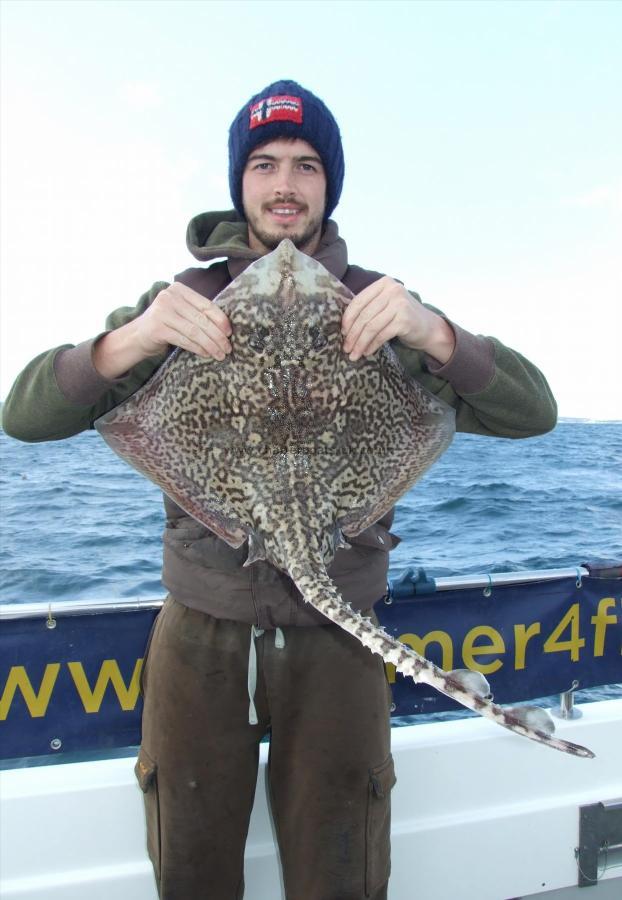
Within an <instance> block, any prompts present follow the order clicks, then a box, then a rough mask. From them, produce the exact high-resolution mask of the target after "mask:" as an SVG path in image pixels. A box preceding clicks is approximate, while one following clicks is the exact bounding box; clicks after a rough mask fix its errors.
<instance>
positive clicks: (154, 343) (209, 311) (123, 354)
mask: <svg viewBox="0 0 622 900" xmlns="http://www.w3.org/2000/svg"><path fill="white" fill-rule="evenodd" d="M230 337H231V323H230V322H229V319H228V318H227V316H226V315H225V313H224V312H223V311H222V310H221V309H220V307H218V306H215V305H214V303H213V302H212V301H211V300H208V299H207V298H206V297H204V296H203V295H202V294H199V293H197V291H193V290H192V288H189V287H187V286H186V285H185V284H180V283H179V282H177V281H176V282H174V283H173V284H171V285H170V286H169V287H167V288H165V289H164V290H163V291H160V293H159V294H158V295H157V297H156V298H155V300H154V301H153V303H152V304H151V305H150V306H149V307H148V308H147V309H146V310H145V312H144V313H142V315H140V316H138V318H136V319H133V320H132V321H131V322H128V323H127V325H122V326H121V328H117V329H115V330H114V331H111V332H109V333H108V334H106V335H104V337H102V338H101V339H100V340H99V341H97V343H96V344H95V347H94V348H93V364H94V366H95V368H96V369H97V371H98V372H99V373H100V375H103V376H104V378H118V377H119V376H120V375H123V374H124V373H125V372H128V371H129V370H130V369H131V368H132V367H133V366H135V365H137V363H139V362H142V360H143V359H147V358H148V357H150V356H158V355H159V354H161V353H165V352H166V351H167V350H168V348H169V346H171V345H172V346H174V347H183V349H184V350H190V351H191V352H192V353H196V354H198V355H199V356H203V357H207V358H210V357H211V358H213V359H218V360H223V359H224V358H225V356H226V354H227V353H230V352H231V343H230V341H229V338H230Z"/></svg>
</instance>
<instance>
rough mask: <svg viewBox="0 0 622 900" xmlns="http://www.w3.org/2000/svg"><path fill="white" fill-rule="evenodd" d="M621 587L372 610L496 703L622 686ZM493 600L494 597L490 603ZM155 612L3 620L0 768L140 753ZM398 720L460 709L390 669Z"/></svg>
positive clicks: (441, 598)
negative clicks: (469, 673)
mask: <svg viewBox="0 0 622 900" xmlns="http://www.w3.org/2000/svg"><path fill="white" fill-rule="evenodd" d="M621 589H622V580H620V579H616V578H592V577H584V578H583V579H582V580H581V582H580V586H578V585H577V581H576V579H575V578H560V579H557V580H554V581H542V582H531V583H527V584H522V585H511V586H510V585H495V586H494V587H493V588H492V591H491V592H489V591H487V590H482V589H481V588H478V589H468V590H450V591H443V592H439V593H435V594H428V595H425V596H421V597H414V598H408V599H399V598H397V599H394V600H393V602H391V603H390V604H385V603H380V604H378V606H377V607H376V611H377V613H378V617H379V618H380V621H381V622H382V624H383V625H384V626H385V628H386V629H387V630H388V631H389V632H390V633H391V634H393V635H394V636H395V637H397V638H399V639H400V640H401V641H404V642H405V643H406V644H409V645H410V646H412V647H413V648H414V649H415V650H417V651H418V652H419V653H421V654H422V655H424V656H426V657H427V658H428V659H431V660H432V661H433V662H435V663H437V665H440V666H441V667H442V668H444V669H454V668H471V669H478V670H479V671H482V672H483V673H484V674H485V675H486V677H487V678H488V680H489V682H490V684H491V689H492V692H493V694H494V698H495V701H496V702H499V703H509V702H514V701H519V700H528V699H532V698H534V697H541V696H545V695H548V694H553V693H557V692H561V691H565V690H568V689H569V688H570V686H571V685H572V683H573V681H575V680H576V681H578V682H579V683H580V686H581V687H582V688H585V687H593V686H597V685H602V684H611V683H616V682H619V681H622V657H621V655H620V653H621V645H622V608H621V593H620V592H621ZM488 594H490V595H489V596H487V595H488ZM155 615H156V610H153V609H145V610H138V611H135V610H128V611H122V612H119V611H104V612H98V613H90V614H80V615H65V616H63V615H58V616H57V617H56V620H55V622H56V624H55V627H54V628H49V627H48V623H47V622H46V619H45V618H33V619H10V620H5V621H3V622H2V632H1V636H0V651H1V652H0V748H1V751H0V758H1V759H4V760H8V759H17V758H22V757H38V756H46V755H49V754H56V755H59V756H62V755H63V754H66V753H80V752H93V751H106V750H114V749H115V748H120V747H130V746H135V745H137V744H139V743H140V715H141V709H142V701H141V697H140V673H141V669H142V662H143V655H144V652H145V647H146V645H147V639H148V635H149V632H150V629H151V626H152V624H153V621H154V619H155ZM387 674H388V677H389V681H390V683H391V685H392V689H393V695H394V701H395V711H394V715H396V716H404V715H412V714H420V713H430V712H439V711H442V710H450V709H454V708H459V707H458V706H457V705H456V704H454V703H453V702H452V701H451V700H449V699H448V698H445V697H444V696H443V695H441V694H438V693H437V692H436V691H434V690H433V689H431V688H428V687H427V686H425V685H415V684H413V682H412V681H411V680H410V679H403V678H402V677H401V676H400V675H399V674H398V675H397V676H396V675H395V672H394V670H393V667H391V666H387Z"/></svg>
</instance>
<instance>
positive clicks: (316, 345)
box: [309, 326, 327, 350]
mask: <svg viewBox="0 0 622 900" xmlns="http://www.w3.org/2000/svg"><path fill="white" fill-rule="evenodd" d="M309 337H310V338H311V347H312V349H313V350H321V349H322V347H325V346H326V344H327V337H326V335H325V334H324V333H323V332H322V331H320V329H319V328H317V327H315V326H313V327H312V328H310V329H309Z"/></svg>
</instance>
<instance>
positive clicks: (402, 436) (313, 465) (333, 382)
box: [96, 240, 593, 756]
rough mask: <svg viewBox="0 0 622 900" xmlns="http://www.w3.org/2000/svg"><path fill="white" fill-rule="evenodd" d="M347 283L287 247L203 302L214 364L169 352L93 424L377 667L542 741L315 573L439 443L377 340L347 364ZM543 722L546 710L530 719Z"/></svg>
mask: <svg viewBox="0 0 622 900" xmlns="http://www.w3.org/2000/svg"><path fill="white" fill-rule="evenodd" d="M351 298H352V294H351V293H350V291H349V290H348V289H347V288H346V287H345V286H344V285H343V284H341V282H339V281H338V280H337V279H336V278H334V277H333V276H332V275H331V274H330V273H329V272H327V271H326V269H324V268H323V267H322V266H321V265H320V263H318V262H317V261H316V260H314V259H312V258H311V257H309V256H307V255H305V254H303V253H301V252H299V251H298V250H297V249H296V248H295V247H294V245H293V244H292V243H291V242H290V241H287V240H286V241H283V242H282V243H281V244H280V245H279V246H278V247H277V249H276V250H274V251H273V252H272V253H270V254H267V255H266V256H264V257H262V258H261V259H259V260H257V261H256V262H254V263H253V264H252V265H250V266H249V267H248V268H247V269H246V270H245V271H244V272H243V273H242V274H241V275H239V276H238V277H237V278H236V279H235V280H234V281H232V282H231V284H230V285H228V286H227V287H226V288H225V289H224V290H223V291H222V292H221V293H220V294H219V296H218V297H217V298H216V299H215V301H214V302H215V303H217V304H218V305H219V306H220V307H221V308H222V309H223V311H224V312H225V313H226V314H227V316H228V317H229V320H230V322H231V326H232V330H233V334H232V338H231V342H232V347H233V349H232V352H231V353H230V354H229V355H228V356H227V357H226V358H225V359H224V360H223V361H217V360H214V359H205V358H202V357H199V356H196V355H194V354H192V353H189V352H187V351H184V350H181V349H177V350H175V351H174V352H173V353H172V354H171V355H170V356H169V357H168V359H167V361H166V362H165V363H164V365H162V366H161V367H160V368H159V369H158V371H157V372H156V373H155V375H154V376H153V377H152V379H151V380H150V381H149V382H147V383H146V384H145V385H144V386H143V387H142V388H141V389H140V390H139V391H137V392H136V394H134V395H133V396H132V397H130V398H129V399H128V400H126V401H125V402H123V403H122V404H121V405H120V406H118V407H116V408H115V409H113V410H111V411H110V412H108V413H106V414H105V415H104V416H102V417H101V418H100V419H99V420H98V421H97V422H96V427H97V429H98V431H99V432H100V434H101V435H102V437H103V438H104V439H105V440H106V441H107V442H108V444H109V445H110V446H111V447H112V449H113V450H115V452H116V453H118V454H119V455H120V456H121V457H122V458H123V459H125V460H126V461H127V462H128V463H130V464H131V465H132V466H134V467H135V468H136V469H138V470H139V471H140V472H142V473H143V474H144V475H146V476H147V477H148V478H150V479H151V480H152V481H154V482H155V483H156V484H158V485H159V486H160V487H161V488H162V490H163V491H165V492H166V493H167V494H168V495H169V496H170V497H171V498H172V499H173V500H174V501H175V502H176V503H177V504H178V505H179V506H180V507H182V509H184V510H185V511H186V512H187V513H188V514H189V515H191V516H192V517H193V518H195V519H196V520H197V521H199V522H201V523H202V524H204V525H205V526H206V527H207V528H209V529H211V530H212V531H213V532H214V533H215V534H217V535H218V536H219V537H220V538H222V539H223V540H225V541H227V542H228V543H229V544H230V545H231V546H233V547H239V546H241V545H242V544H243V543H244V542H245V541H247V542H248V547H249V555H248V560H247V564H249V565H251V564H252V563H253V562H254V561H255V560H258V559H266V560H267V561H268V562H270V563H272V564H273V565H274V566H276V567H277V568H278V569H281V570H282V571H284V572H286V573H287V574H288V575H289V576H290V577H291V578H292V580H293V581H294V583H295V584H296V586H297V588H298V589H299V591H300V593H301V594H302V596H303V598H304V600H305V601H306V602H307V603H310V604H312V605H313V606H314V607H315V608H316V609H317V610H319V611H320V612H321V613H323V614H324V615H325V616H327V617H328V618H329V619H330V620H331V621H332V622H334V623H335V624H337V625H339V626H340V627H342V628H344V629H345V630H346V631H348V632H349V633H350V634H352V635H354V636H355V637H356V638H357V639H358V640H359V641H360V642H361V643H362V644H363V645H364V646H366V647H368V648H369V649H370V650H371V651H372V652H374V653H379V654H380V655H381V656H382V658H383V659H384V660H385V662H391V663H393V664H394V665H395V666H396V668H397V669H398V671H400V672H402V673H404V674H406V675H409V676H410V677H412V678H413V679H414V680H415V681H425V682H427V683H428V684H431V685H432V686H433V687H435V688H436V689H437V690H439V691H441V692H443V693H445V694H447V695H448V696H450V697H452V698H454V699H455V700H457V701H458V702H460V703H462V704H463V705H465V706H467V707H468V708H470V709H474V710H475V711H476V712H478V713H480V714H481V715H484V716H487V717H488V718H491V719H492V720H493V721H495V722H497V723H498V724H500V725H502V726H503V727H505V728H509V729H510V730H512V731H514V732H516V733H518V734H521V735H524V736H526V737H528V738H531V739H532V740H535V741H539V742H540V743H544V744H546V745H548V746H550V747H553V748H555V749H558V750H563V751H565V752H568V753H572V754H575V755H578V756H592V755H593V754H592V753H591V752H590V751H589V750H586V749H585V748H583V747H579V746H578V745H575V744H571V743H569V742H565V741H561V740H558V739H555V738H554V737H553V735H552V724H553V723H552V720H550V722H549V720H548V718H547V719H543V718H542V717H536V715H534V714H533V708H529V707H528V708H527V709H528V710H530V709H531V710H532V713H531V714H530V713H529V712H525V713H522V712H521V711H520V710H517V709H516V708H514V709H512V710H504V709H502V708H501V707H499V706H497V705H495V704H493V703H492V702H491V701H490V700H489V699H487V698H486V696H485V694H486V693H487V684H485V680H483V682H484V684H483V685H482V684H480V683H478V682H477V677H476V676H475V679H474V678H473V677H472V676H473V673H471V675H470V676H468V675H466V674H464V673H460V672H453V673H448V672H444V671H443V670H442V669H439V668H438V667H437V666H435V665H434V664H433V663H431V662H429V661H428V660H426V659H424V658H423V657H421V656H419V655H418V654H417V653H415V652H414V651H413V650H412V649H411V648H409V647H406V646H405V645H403V644H401V643H400V642H399V641H397V640H395V639H394V638H393V637H391V636H390V635H389V634H387V633H386V632H385V631H383V630H382V629H381V628H378V627H376V626H375V625H374V624H373V623H372V622H371V621H370V620H369V619H365V618H363V617H362V616H361V615H360V614H359V613H357V612H355V611H353V610H352V609H351V608H350V607H348V606H346V604H344V602H343V601H342V599H341V598H340V596H339V593H338V591H337V589H336V587H335V585H334V583H333V582H332V581H331V579H330V577H329V576H328V573H327V571H326V567H327V566H328V565H329V564H330V561H331V560H332V558H333V556H334V553H335V550H336V548H337V547H338V546H339V545H340V543H341V542H342V541H344V540H347V538H348V537H351V536H354V535H357V534H359V533H360V532H361V531H363V530H364V529H366V528H367V527H368V526H370V525H372V524H373V523H374V522H376V521H378V519H379V518H381V517H382V516H383V515H384V514H385V513H386V512H387V511H388V510H389V509H391V508H392V507H393V506H394V504H395V502H396V501H397V500H398V499H399V498H400V497H401V496H402V495H403V494H404V493H405V492H406V491H408V490H409V489H410V488H411V487H412V485H413V484H415V482H416V481H417V480H418V479H419V478H420V477H421V476H422V475H423V474H424V473H425V472H426V471H427V470H428V469H429V467H430V466H431V465H432V464H433V463H434V462H435V460H436V459H438V457H439V456H440V455H441V454H442V453H443V451H444V450H445V449H446V448H447V447H448V446H449V444H450V442H451V440H452V437H453V434H454V429H455V425H454V411H453V409H451V408H450V407H449V406H447V405H446V404H445V403H443V402H442V401H440V400H439V399H438V398H436V397H434V396H433V395H432V394H430V393H429V392H427V391H426V390H424V388H423V387H421V385H419V384H418V383H417V382H416V381H414V380H413V379H411V378H409V377H408V376H407V375H406V373H405V372H404V370H403V368H402V366H401V364H400V363H399V361H398V359H397V357H396V355H395V354H394V352H393V351H392V349H391V347H390V346H389V345H384V346H383V347H381V348H380V350H378V351H377V352H376V353H375V354H374V355H373V356H371V357H368V358H366V357H364V358H362V359H359V360H357V361H356V362H352V361H351V360H349V358H348V357H347V356H346V354H344V352H343V350H342V339H341V318H342V314H343V310H344V309H345V307H346V305H347V303H348V302H349V300H350V299H351ZM544 716H547V714H546V713H544Z"/></svg>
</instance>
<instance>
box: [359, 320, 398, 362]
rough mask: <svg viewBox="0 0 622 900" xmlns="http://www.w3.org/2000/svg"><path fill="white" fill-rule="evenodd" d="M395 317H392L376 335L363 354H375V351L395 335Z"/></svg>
mask: <svg viewBox="0 0 622 900" xmlns="http://www.w3.org/2000/svg"><path fill="white" fill-rule="evenodd" d="M395 333H396V332H395V319H392V320H391V322H389V324H388V325H387V326H386V328H383V329H382V331H380V332H379V333H378V334H377V335H376V337H375V338H374V339H373V340H372V342H371V343H370V344H368V346H367V347H366V348H365V350H363V356H373V355H374V353H375V352H376V351H377V350H379V349H380V347H382V345H383V344H386V343H387V342H388V341H390V340H391V339H392V338H394V337H395Z"/></svg>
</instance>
